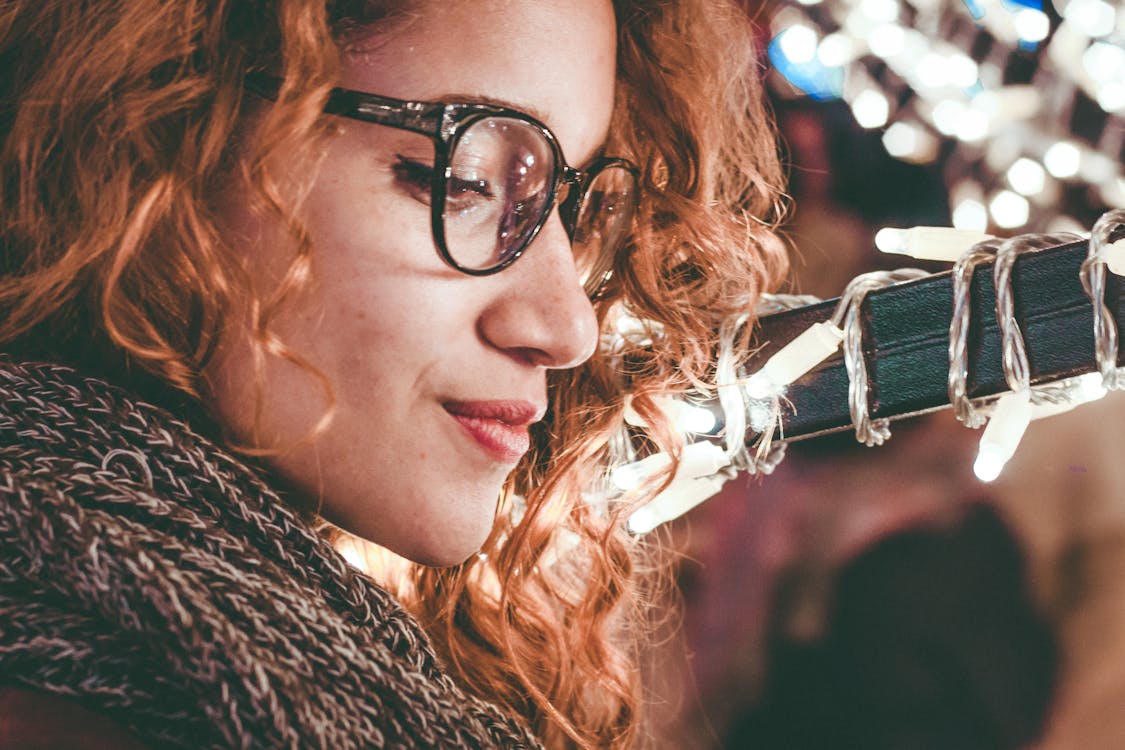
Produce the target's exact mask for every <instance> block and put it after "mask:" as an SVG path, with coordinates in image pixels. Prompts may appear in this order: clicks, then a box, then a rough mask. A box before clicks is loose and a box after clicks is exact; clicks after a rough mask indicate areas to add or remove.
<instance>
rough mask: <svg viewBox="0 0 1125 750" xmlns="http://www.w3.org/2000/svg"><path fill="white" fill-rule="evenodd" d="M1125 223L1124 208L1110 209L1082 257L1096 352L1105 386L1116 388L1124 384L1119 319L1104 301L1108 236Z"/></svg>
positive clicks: (1091, 234) (1097, 224)
mask: <svg viewBox="0 0 1125 750" xmlns="http://www.w3.org/2000/svg"><path fill="white" fill-rule="evenodd" d="M1122 226H1125V211H1123V210H1121V209H1115V210H1112V211H1107V212H1105V213H1104V214H1102V215H1101V217H1100V218H1099V219H1098V220H1097V222H1095V223H1094V227H1093V229H1092V230H1091V233H1090V243H1089V246H1088V249H1087V254H1086V259H1085V260H1083V261H1082V269H1081V279H1082V288H1083V289H1085V291H1086V296H1088V297H1089V298H1090V303H1091V305H1092V309H1093V313H1094V356H1095V361H1096V362H1097V366H1098V372H1099V373H1101V376H1102V386H1103V387H1105V388H1106V389H1107V390H1117V389H1120V388H1122V387H1123V386H1125V382H1123V379H1122V378H1121V377H1120V370H1119V369H1118V367H1117V321H1116V320H1114V318H1113V312H1112V311H1111V310H1110V309H1109V306H1108V305H1106V303H1105V292H1106V268H1107V266H1108V265H1109V255H1110V253H1111V252H1113V247H1112V245H1110V242H1109V238H1110V236H1111V235H1112V234H1113V232H1114V231H1116V230H1117V229H1119V228H1121V227H1122Z"/></svg>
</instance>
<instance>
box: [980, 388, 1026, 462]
mask: <svg viewBox="0 0 1125 750" xmlns="http://www.w3.org/2000/svg"><path fill="white" fill-rule="evenodd" d="M1030 421H1031V392H1030V391H1028V390H1027V389H1026V388H1025V389H1022V390H1019V391H1014V392H1011V393H1005V394H1004V395H1003V396H1001V397H1000V399H999V400H998V401H997V402H996V406H995V407H994V408H993V410H992V417H991V418H990V419H989V420H988V425H987V426H985V428H984V433H983V434H982V435H981V437H980V448H979V450H978V452H977V460H976V462H975V463H974V464H973V473H975V474H976V475H977V478H978V479H980V480H981V481H982V482H991V481H992V480H994V479H996V477H998V476H1000V472H1001V470H1003V468H1004V464H1006V463H1007V462H1008V460H1009V459H1010V458H1011V457H1012V456H1013V455H1015V452H1016V448H1017V447H1019V444H1020V440H1022V439H1023V434H1024V432H1026V431H1027V425H1028V423H1029V422H1030Z"/></svg>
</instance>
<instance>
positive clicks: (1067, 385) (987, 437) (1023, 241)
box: [613, 211, 1125, 534]
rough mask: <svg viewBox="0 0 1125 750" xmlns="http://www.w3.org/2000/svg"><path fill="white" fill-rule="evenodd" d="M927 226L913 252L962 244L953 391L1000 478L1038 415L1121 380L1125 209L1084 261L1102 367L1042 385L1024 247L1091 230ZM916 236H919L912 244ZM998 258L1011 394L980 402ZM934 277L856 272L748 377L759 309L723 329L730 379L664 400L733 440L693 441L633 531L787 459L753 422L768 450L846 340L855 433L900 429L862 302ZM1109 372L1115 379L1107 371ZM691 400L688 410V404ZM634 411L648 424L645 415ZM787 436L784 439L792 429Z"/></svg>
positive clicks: (776, 299) (646, 467) (1102, 224)
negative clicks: (868, 340) (973, 337)
mask: <svg viewBox="0 0 1125 750" xmlns="http://www.w3.org/2000/svg"><path fill="white" fill-rule="evenodd" d="M923 229H924V231H915V232H912V231H911V230H909V229H907V230H901V232H902V234H900V235H899V236H898V239H899V240H902V241H901V243H900V245H901V246H902V247H908V248H910V250H911V253H912V254H917V255H918V256H919V257H921V258H925V259H935V258H937V257H944V258H949V257H952V255H953V254H954V250H955V249H957V250H960V256H959V257H958V258H957V261H956V262H955V264H954V267H953V272H952V286H953V300H952V302H953V309H952V316H951V318H950V325H949V347H948V353H949V370H948V395H949V401H950V404H951V405H952V406H953V407H954V410H955V413H956V415H957V417H958V419H959V420H960V421H962V422H963V423H964V424H966V425H967V426H969V427H973V428H979V427H981V426H985V429H984V430H983V432H982V435H981V441H980V448H979V452H978V456H977V459H976V461H975V463H974V471H975V472H976V474H977V476H978V477H979V478H980V479H981V480H982V481H992V480H993V479H995V478H997V477H998V476H999V475H1000V473H1001V472H1002V470H1003V467H1004V465H1005V464H1006V463H1007V462H1008V460H1009V459H1011V457H1012V456H1013V455H1014V454H1015V452H1016V449H1017V448H1018V446H1019V443H1020V441H1021V439H1022V436H1023V434H1024V432H1025V430H1026V429H1027V426H1028V424H1029V423H1030V422H1031V421H1032V420H1034V419H1039V418H1043V417H1047V416H1051V415H1054V414H1058V413H1061V412H1063V411H1067V410H1069V409H1072V408H1074V407H1075V406H1077V405H1079V404H1083V403H1087V402H1089V401H1092V400H1094V399H1096V398H1100V397H1101V396H1103V395H1105V393H1106V392H1107V388H1111V387H1115V385H1116V381H1113V379H1112V376H1115V375H1116V374H1117V367H1116V348H1117V344H1116V325H1115V324H1114V323H1113V317H1112V314H1111V312H1110V311H1109V309H1108V308H1107V307H1106V306H1105V301H1104V299H1103V296H1104V293H1105V271H1106V269H1107V268H1112V267H1114V264H1116V263H1120V262H1125V241H1120V240H1117V239H1116V237H1117V236H1118V234H1120V233H1122V232H1123V231H1125V211H1113V212H1109V213H1107V214H1106V215H1105V216H1103V217H1102V218H1101V219H1100V220H1099V221H1098V222H1097V223H1096V224H1095V227H1094V231H1093V236H1092V237H1091V238H1090V241H1089V249H1088V251H1087V253H1088V255H1087V258H1086V261H1085V262H1084V263H1082V267H1081V277H1082V282H1083V285H1084V287H1085V289H1086V292H1087V295H1088V296H1089V297H1090V300H1091V303H1092V305H1093V309H1094V311H1095V313H1096V312H1097V310H1098V308H1099V307H1101V308H1102V314H1103V316H1104V320H1105V322H1104V323H1103V324H1101V325H1096V326H1095V343H1096V349H1097V352H1098V354H1097V357H1098V359H1097V363H1096V364H1097V367H1098V372H1092V373H1087V374H1084V375H1080V376H1076V377H1069V378H1065V379H1062V380H1057V381H1055V382H1050V383H1039V384H1033V383H1032V375H1031V367H1030V362H1029V357H1028V351H1027V345H1026V342H1025V341H1024V337H1023V333H1022V331H1021V329H1020V324H1019V322H1018V321H1017V320H1016V316H1015V307H1016V305H1015V298H1014V294H1015V292H1014V290H1013V284H1012V276H1013V270H1014V268H1015V264H1016V261H1017V259H1018V258H1019V257H1020V256H1021V255H1024V254H1027V253H1035V252H1038V251H1040V250H1042V249H1045V248H1048V247H1055V246H1059V247H1061V246H1063V245H1068V244H1071V245H1073V243H1074V242H1076V241H1080V239H1081V238H1080V237H1078V236H1076V235H1059V234H1054V235H1042V234H1029V235H1019V236H1016V237H1013V238H1010V239H1006V240H1000V239H997V238H995V237H990V236H986V237H985V238H984V239H983V240H981V241H977V242H975V243H973V244H970V245H969V246H968V247H967V248H966V247H965V245H966V244H967V243H970V242H972V241H973V240H978V239H979V238H980V235H973V234H966V233H963V232H958V231H955V230H951V229H945V228H934V227H926V228H923ZM912 237H913V238H915V239H914V240H911V239H910V238H912ZM1119 243H1120V244H1119ZM988 261H991V263H992V276H993V287H994V290H995V313H996V321H997V325H998V326H999V330H1000V335H1001V344H1002V350H1001V363H1000V364H1001V371H1002V373H1003V375H1004V379H1005V382H1006V384H1007V386H1008V388H1009V390H1008V391H1007V392H1005V393H1003V394H1000V395H991V396H985V397H981V398H978V399H971V398H970V397H969V395H968V384H967V380H968V372H969V362H968V350H969V330H970V323H971V320H970V314H971V310H972V299H971V296H972V292H973V290H972V279H973V275H974V271H975V269H976V267H977V265H979V264H980V263H982V262H988ZM1118 267H1120V266H1118ZM925 275H927V274H926V273H925V272H923V271H920V270H918V269H899V270H896V271H882V272H875V273H870V274H863V275H861V276H859V277H857V278H856V279H853V280H852V282H851V283H849V285H848V286H847V288H846V289H845V291H844V293H843V294H842V295H841V298H840V300H839V301H838V302H837V304H836V307H835V309H834V311H833V314H832V315H831V316H830V317H829V318H828V319H827V320H823V321H821V322H818V323H815V324H813V325H812V326H810V327H809V328H808V329H806V330H805V331H803V332H801V333H800V334H799V335H797V336H795V337H793V338H792V340H790V341H789V343H787V344H786V345H784V346H782V347H781V349H779V350H778V351H777V352H775V353H774V354H773V355H772V356H771V357H769V358H768V359H767V360H766V361H765V362H764V363H763V364H762V365H761V366H759V367H758V368H757V369H756V370H755V371H754V372H753V373H752V374H750V375H749V376H745V375H744V374H742V373H738V372H735V368H734V364H733V341H734V340H735V338H736V336H737V334H738V332H739V331H740V329H741V327H742V326H744V325H745V324H746V321H747V320H748V319H749V316H748V315H742V316H738V317H737V318H736V319H734V320H732V321H730V322H729V323H728V324H727V325H726V326H724V327H723V329H722V331H721V332H720V334H721V335H720V338H721V340H722V341H723V342H724V344H723V347H721V351H720V361H719V363H718V365H717V373H718V381H719V386H718V387H717V388H716V395H715V396H714V397H712V398H711V400H710V401H707V400H706V398H701V399H700V400H698V401H695V402H693V401H692V400H688V399H680V401H681V402H682V403H677V404H671V403H669V404H665V403H663V402H661V403H660V408H662V409H664V410H665V411H666V413H668V414H669V415H670V416H675V415H677V414H678V415H680V416H679V417H676V420H677V423H678V424H679V425H680V427H681V429H682V430H683V431H684V432H685V435H689V436H690V434H691V430H690V429H688V428H687V425H688V424H691V423H693V420H698V421H695V422H694V423H695V424H696V425H697V426H698V427H699V428H702V427H703V426H704V425H703V420H702V419H701V418H700V414H699V413H693V412H692V411H691V409H694V408H703V409H704V410H705V411H706V410H712V411H713V416H717V415H719V414H721V415H722V417H723V419H722V423H723V430H725V432H724V433H722V443H723V445H719V444H718V443H717V442H716V439H717V438H718V437H719V433H718V432H711V433H710V434H708V435H706V436H704V437H705V438H706V439H704V440H699V441H696V442H689V443H688V444H687V445H686V446H685V448H684V450H683V456H682V459H681V462H680V464H679V466H678V468H677V471H676V473H675V475H674V477H673V478H672V480H671V482H670V484H669V486H668V487H667V489H666V490H665V491H664V492H662V493H660V495H659V496H658V497H657V498H655V499H654V500H653V501H652V502H651V503H650V504H649V505H647V506H645V507H644V508H642V509H640V510H638V511H637V512H636V513H635V514H634V518H631V519H630V522H629V527H630V529H631V530H632V531H633V532H634V533H638V534H640V533H644V532H645V531H648V530H651V529H652V528H655V526H656V525H659V524H660V523H663V522H665V521H668V520H671V519H672V518H675V517H677V516H679V515H681V514H682V513H684V512H686V511H687V510H689V509H690V508H692V507H695V506H696V505H698V504H699V503H700V502H703V501H704V500H705V499H706V498H708V497H710V496H711V495H713V494H715V493H716V492H717V491H718V490H719V488H721V487H722V485H723V483H724V482H725V481H726V480H727V479H728V478H730V477H731V476H733V475H734V474H735V472H736V471H753V470H757V471H761V472H762V473H769V471H772V469H773V468H774V466H776V464H777V462H778V461H780V460H781V457H782V454H781V453H780V450H779V451H777V452H771V454H770V461H769V462H768V463H767V462H757V461H756V459H758V458H761V454H760V453H759V455H758V456H753V455H751V452H750V451H749V450H748V448H747V446H748V442H747V434H748V431H749V429H753V430H754V432H755V433H756V434H757V435H758V442H757V443H756V445H757V447H758V448H759V449H760V448H761V446H762V445H763V442H765V444H766V445H769V442H768V441H770V440H771V439H772V437H773V434H774V432H775V431H777V430H779V429H780V428H781V420H780V417H779V413H780V412H779V409H778V404H779V402H780V401H782V400H783V399H785V394H786V391H787V389H788V388H789V387H790V386H792V385H794V384H795V383H796V382H797V381H798V380H800V379H801V378H803V377H804V376H805V375H807V374H809V373H810V372H812V371H813V370H815V369H816V368H818V367H819V366H820V365H821V364H822V363H824V362H825V361H826V360H828V359H830V358H831V357H833V356H834V355H835V354H837V352H839V351H840V348H841V346H842V347H843V350H844V351H843V359H844V364H845V369H846V372H847V376H848V401H849V403H848V413H849V415H850V417H851V420H852V425H853V426H854V428H855V431H856V438H857V440H858V441H859V442H863V443H864V444H866V445H869V446H872V445H878V444H881V443H882V442H884V441H885V440H886V439H887V437H888V435H889V431H888V430H887V424H886V421H885V420H884V419H879V420H875V419H872V415H871V413H870V411H871V410H870V408H869V404H868V395H869V394H868V389H869V384H868V382H867V369H866V359H865V356H864V351H863V350H864V346H863V334H862V331H863V325H862V322H863V320H862V318H863V316H862V315H861V310H862V309H863V305H864V299H865V298H866V296H867V295H868V294H869V293H870V292H872V291H874V290H876V289H881V288H883V287H885V286H888V285H892V284H897V283H901V282H905V281H910V280H915V279H920V278H921V277H923V276H925ZM1099 275H1100V278H1098V276H1099ZM817 301H818V300H816V298H813V297H810V296H803V297H786V296H784V295H777V296H767V297H763V300H762V305H761V311H762V312H776V311H779V310H788V309H793V308H794V307H801V306H806V305H810V304H814V303H816V302H817ZM1095 320H1097V318H1095ZM1106 372H1109V373H1110V374H1111V377H1105V373H1106ZM1121 383H1122V385H1125V379H1121ZM716 401H717V402H719V403H720V406H721V408H720V409H718V410H717V411H715V410H714V409H713V407H714V406H715V402H716ZM763 402H764V403H765V404H766V405H768V406H769V409H770V411H769V414H770V416H769V419H768V420H767V422H766V423H765V424H764V427H763V424H762V420H761V419H760V415H759V416H756V415H755V411H754V408H753V407H754V405H755V404H759V405H761V404H762V403H763ZM685 405H686V407H689V408H685ZM688 415H690V416H688ZM630 418H631V419H632V420H633V421H634V422H636V421H637V418H636V415H635V414H634V415H633V416H631V417H630ZM986 422H987V424H985V423H986ZM708 426H710V425H708ZM782 438H783V440H784V435H782ZM783 447H784V442H783V441H782V442H781V444H780V445H775V446H771V450H772V448H783ZM670 464H671V458H670V457H669V456H666V455H664V454H656V455H655V456H648V457H646V458H643V459H640V460H639V461H637V460H633V461H630V462H628V464H627V465H626V466H625V467H623V468H622V469H621V470H619V471H615V472H614V474H613V483H614V487H615V490H614V491H616V492H618V493H623V492H626V491H628V490H629V489H631V488H635V487H637V486H640V484H641V483H642V482H644V481H647V480H652V479H653V478H654V477H656V476H657V474H658V473H659V472H663V471H667V470H668V467H669V466H670ZM763 464H767V465H763Z"/></svg>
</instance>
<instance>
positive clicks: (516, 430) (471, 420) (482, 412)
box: [442, 401, 543, 464]
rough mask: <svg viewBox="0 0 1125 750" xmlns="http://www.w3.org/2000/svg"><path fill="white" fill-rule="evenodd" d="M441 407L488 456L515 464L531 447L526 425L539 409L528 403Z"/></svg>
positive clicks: (455, 403) (456, 403) (452, 403)
mask: <svg viewBox="0 0 1125 750" xmlns="http://www.w3.org/2000/svg"><path fill="white" fill-rule="evenodd" d="M442 406H444V407H445V410H446V411H447V412H449V414H450V416H452V417H453V419H454V420H456V421H457V422H458V423H459V424H460V425H461V426H462V427H463V428H464V429H465V431H466V432H467V433H468V434H469V436H470V437H472V438H473V439H474V440H475V441H476V442H477V444H478V445H480V447H481V448H483V449H484V450H485V452H486V453H488V454H489V455H490V456H492V457H493V458H494V459H496V460H498V461H502V462H504V463H512V464H514V463H516V462H517V461H519V460H520V459H521V458H523V456H524V454H525V453H527V451H528V450H529V449H530V448H531V435H530V434H529V433H528V430H527V428H528V425H530V424H533V423H535V422H537V421H539V420H540V419H541V418H542V416H543V409H541V408H539V407H537V406H535V404H532V403H531V402H529V401H448V402H446V403H444V404H442Z"/></svg>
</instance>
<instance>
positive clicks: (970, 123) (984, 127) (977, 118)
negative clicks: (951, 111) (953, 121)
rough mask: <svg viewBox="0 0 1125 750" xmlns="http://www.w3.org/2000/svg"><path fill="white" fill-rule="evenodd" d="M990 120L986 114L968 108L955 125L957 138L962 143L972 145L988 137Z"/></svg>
mask: <svg viewBox="0 0 1125 750" xmlns="http://www.w3.org/2000/svg"><path fill="white" fill-rule="evenodd" d="M990 126H991V120H990V119H989V117H988V114H987V113H986V112H982V111H981V110H979V109H973V108H972V107H968V108H966V109H965V111H964V113H963V114H962V115H961V121H960V122H958V123H957V133H956V135H957V137H958V138H960V139H961V140H963V141H967V142H969V143H973V142H975V141H979V140H981V139H982V138H984V137H985V136H986V135H988V131H989V128H990Z"/></svg>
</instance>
